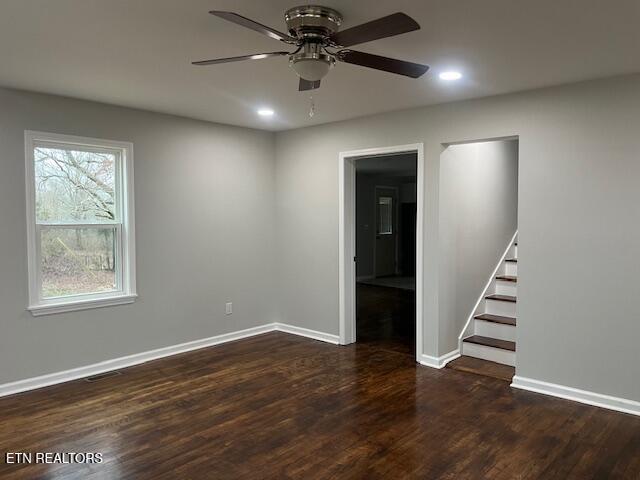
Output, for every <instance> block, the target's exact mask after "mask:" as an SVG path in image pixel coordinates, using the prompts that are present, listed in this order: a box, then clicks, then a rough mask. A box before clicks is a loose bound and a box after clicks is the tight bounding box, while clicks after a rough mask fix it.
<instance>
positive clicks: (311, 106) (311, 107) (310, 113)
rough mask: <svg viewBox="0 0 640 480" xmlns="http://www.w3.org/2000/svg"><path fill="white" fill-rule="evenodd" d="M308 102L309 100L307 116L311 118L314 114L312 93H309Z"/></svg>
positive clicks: (314, 106) (314, 105) (314, 107)
mask: <svg viewBox="0 0 640 480" xmlns="http://www.w3.org/2000/svg"><path fill="white" fill-rule="evenodd" d="M309 102H310V105H309V118H313V116H314V115H315V114H316V104H315V102H314V101H313V95H311V96H310V97H309Z"/></svg>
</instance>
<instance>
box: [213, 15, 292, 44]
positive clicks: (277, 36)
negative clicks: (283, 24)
mask: <svg viewBox="0 0 640 480" xmlns="http://www.w3.org/2000/svg"><path fill="white" fill-rule="evenodd" d="M209 13H210V14H211V15H215V16H216V17H220V18H224V19H225V20H228V21H229V22H233V23H235V24H237V25H241V26H243V27H246V28H250V29H251V30H253V31H255V32H258V33H261V34H263V35H266V36H267V37H270V38H273V39H274V40H280V41H281V42H285V43H291V44H295V43H297V40H296V39H295V38H293V37H290V36H289V35H287V34H286V33H282V32H279V31H278V30H274V29H273V28H271V27H267V26H266V25H262V24H261V23H258V22H254V21H253V20H251V19H249V18H247V17H243V16H242V15H238V14H237V13H233V12H223V11H220V10H212V11H210V12H209Z"/></svg>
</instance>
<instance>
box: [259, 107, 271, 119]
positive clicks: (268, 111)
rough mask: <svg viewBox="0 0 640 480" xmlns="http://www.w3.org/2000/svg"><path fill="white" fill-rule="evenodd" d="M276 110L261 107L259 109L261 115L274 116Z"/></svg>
mask: <svg viewBox="0 0 640 480" xmlns="http://www.w3.org/2000/svg"><path fill="white" fill-rule="evenodd" d="M274 113H275V112H274V111H273V110H271V109H270V108H261V109H260V110H258V115H260V116H261V117H272V116H273V114H274Z"/></svg>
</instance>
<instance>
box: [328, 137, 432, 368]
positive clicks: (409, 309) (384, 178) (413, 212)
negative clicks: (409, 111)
mask: <svg viewBox="0 0 640 480" xmlns="http://www.w3.org/2000/svg"><path fill="white" fill-rule="evenodd" d="M423 161H424V160H423V151H422V145H421V144H416V145H407V146H400V147H390V148H382V149H371V150H360V151H355V152H344V153H342V154H341V155H340V173H341V176H340V177H341V178H340V194H341V195H340V214H341V215H340V217H341V220H340V245H341V248H340V280H341V281H340V311H341V317H340V339H341V343H343V344H348V343H353V342H356V341H357V342H358V343H365V344H368V345H372V346H374V347H376V348H381V349H387V350H394V351H397V352H402V353H406V354H409V355H411V356H415V357H416V359H417V360H419V358H420V356H421V355H422V288H421V285H422V233H423V232H422V224H423V221H422V217H423V213H422V212H423V198H424V196H423V195H424V193H423V182H424V179H423ZM416 293H418V294H417V295H416Z"/></svg>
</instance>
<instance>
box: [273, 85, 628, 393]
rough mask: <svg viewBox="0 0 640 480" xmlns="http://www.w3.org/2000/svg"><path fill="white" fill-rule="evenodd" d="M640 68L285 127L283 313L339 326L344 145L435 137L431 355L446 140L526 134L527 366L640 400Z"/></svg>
mask: <svg viewBox="0 0 640 480" xmlns="http://www.w3.org/2000/svg"><path fill="white" fill-rule="evenodd" d="M639 119H640V75H632V76H626V77H619V78H614V79H608V80H601V81H594V82H587V83H582V84H575V85H570V86H564V87H555V88H549V89H544V90H538V91H533V92H527V93H522V94H514V95H506V96H501V97H494V98H486V99H480V100H473V101H465V102H459V103H453V104H447V105H440V106H434V107H428V108H419V109H414V110H405V111H399V112H393V113H387V114H383V115H377V116H373V117H366V118H361V119H356V120H351V121H346V122H339V123H333V124H328V125H322V126H317V127H311V128H306V129H299V130H294V131H288V132H283V133H280V134H278V135H277V141H276V145H277V154H276V158H277V167H276V192H277V199H276V205H277V228H278V249H279V256H278V258H279V282H278V283H279V305H280V318H281V320H282V321H285V322H287V323H292V324H295V325H299V326H301V327H307V328H312V329H316V330H321V331H325V332H329V333H333V334H337V333H338V328H339V325H338V154H339V152H340V151H346V150H355V149H362V148H369V147H382V146H389V145H400V144H408V143H415V142H424V144H425V162H426V165H425V183H426V189H425V218H424V220H425V226H426V231H425V251H424V271H425V275H426V278H425V285H424V291H423V292H422V295H423V301H424V305H425V319H424V345H425V348H424V350H425V353H426V354H429V355H436V356H438V355H442V354H444V353H446V352H447V351H448V345H440V342H439V330H440V328H441V325H440V323H439V305H438V302H439V298H440V296H439V274H440V271H439V262H438V257H439V255H440V242H439V238H440V236H439V232H438V230H439V178H440V154H441V153H442V150H443V146H442V145H443V143H452V142H457V141H463V140H479V139H487V138H504V137H510V136H516V135H519V138H520V157H519V170H520V171H519V176H520V184H519V194H518V195H519V222H518V223H519V244H518V247H519V252H518V253H519V257H520V260H519V265H518V273H519V277H520V281H519V283H518V296H519V302H518V317H519V318H518V354H517V374H518V375H521V376H524V377H530V378H534V379H538V380H543V381H548V382H553V383H559V384H562V385H568V386H573V387H577V388H582V389H585V390H590V391H594V392H601V393H608V394H611V395H615V396H621V397H626V398H631V399H636V400H640V382H638V381H637V379H638V378H640V362H638V354H637V351H638V348H637V341H638V338H640V320H639V319H640V304H639V303H638V301H637V299H638V298H640V283H639V282H638V279H637V273H638V272H639V271H640V209H638V208H637V205H638V204H640V181H639V179H640V158H639V156H640V135H638V132H639V130H638V128H639V127H638V125H639Z"/></svg>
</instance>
